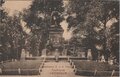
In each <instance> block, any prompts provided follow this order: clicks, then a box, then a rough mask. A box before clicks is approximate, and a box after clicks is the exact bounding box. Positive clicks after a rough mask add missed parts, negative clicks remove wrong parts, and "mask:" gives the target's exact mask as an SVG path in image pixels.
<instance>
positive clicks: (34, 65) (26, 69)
mask: <svg viewBox="0 0 120 77" xmlns="http://www.w3.org/2000/svg"><path fill="white" fill-rule="evenodd" d="M41 63H42V61H41V60H25V61H24V60H23V61H16V62H8V63H3V64H2V65H0V67H1V68H2V75H18V74H19V72H18V69H19V68H20V71H21V75H36V74H39V67H40V65H41Z"/></svg>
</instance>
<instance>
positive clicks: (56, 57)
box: [55, 49, 59, 62]
mask: <svg viewBox="0 0 120 77" xmlns="http://www.w3.org/2000/svg"><path fill="white" fill-rule="evenodd" d="M55 61H56V62H58V61H59V52H58V49H56V50H55Z"/></svg>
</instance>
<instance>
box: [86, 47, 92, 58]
mask: <svg viewBox="0 0 120 77" xmlns="http://www.w3.org/2000/svg"><path fill="white" fill-rule="evenodd" d="M87 59H88V60H92V52H91V49H88V52H87Z"/></svg>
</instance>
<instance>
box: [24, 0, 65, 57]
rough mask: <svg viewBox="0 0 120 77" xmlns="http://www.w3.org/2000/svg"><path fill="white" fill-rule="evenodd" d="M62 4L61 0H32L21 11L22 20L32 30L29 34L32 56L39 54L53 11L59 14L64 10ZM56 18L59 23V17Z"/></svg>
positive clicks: (46, 35) (45, 38)
mask: <svg viewBox="0 0 120 77" xmlns="http://www.w3.org/2000/svg"><path fill="white" fill-rule="evenodd" d="M62 6H63V3H62V0H34V1H33V2H32V5H31V6H30V8H29V9H25V10H24V11H23V17H24V21H26V22H27V25H28V27H30V28H31V32H32V34H31V36H29V37H30V38H31V40H30V41H29V44H30V45H29V46H30V50H31V53H32V54H34V56H37V55H40V53H41V51H42V49H43V48H45V47H46V43H47V40H48V33H49V27H50V26H51V25H52V22H51V20H52V16H53V13H55V12H58V13H59V14H61V13H62V12H63V11H64V8H63V7H62ZM59 16H60V15H59ZM57 20H58V21H57V23H60V17H58V18H57ZM28 49H29V48H28ZM38 53H39V54H38Z"/></svg>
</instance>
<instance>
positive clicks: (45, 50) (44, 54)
mask: <svg viewBox="0 0 120 77" xmlns="http://www.w3.org/2000/svg"><path fill="white" fill-rule="evenodd" d="M46 53H47V49H43V50H42V55H41V56H43V57H44V56H46Z"/></svg>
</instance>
